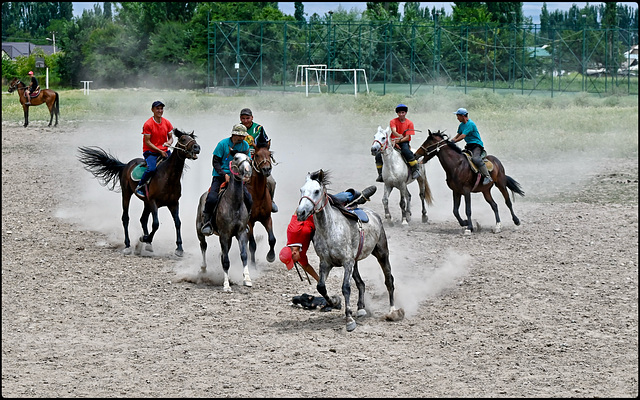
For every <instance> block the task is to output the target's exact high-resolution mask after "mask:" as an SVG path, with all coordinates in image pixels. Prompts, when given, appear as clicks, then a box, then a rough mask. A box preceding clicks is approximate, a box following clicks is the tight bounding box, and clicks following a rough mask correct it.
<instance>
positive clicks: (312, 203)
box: [296, 169, 330, 221]
mask: <svg viewBox="0 0 640 400" xmlns="http://www.w3.org/2000/svg"><path fill="white" fill-rule="evenodd" d="M329 183H330V182H329V171H324V170H321V169H320V170H318V171H315V172H309V173H308V174H307V178H306V181H305V183H304V185H302V187H301V188H300V201H299V202H298V208H297V209H296V215H297V216H298V220H299V221H305V220H306V219H307V218H309V216H311V215H312V214H314V213H316V212H318V211H320V210H322V209H323V208H324V207H325V206H326V205H327V204H328V202H329V198H328V196H327V185H328V184H329Z"/></svg>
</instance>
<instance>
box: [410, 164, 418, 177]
mask: <svg viewBox="0 0 640 400" xmlns="http://www.w3.org/2000/svg"><path fill="white" fill-rule="evenodd" d="M414 162H415V161H414ZM410 168H411V178H413V179H418V178H420V171H419V170H418V163H417V162H416V163H415V164H413V165H411V166H410Z"/></svg>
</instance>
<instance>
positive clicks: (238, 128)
mask: <svg viewBox="0 0 640 400" xmlns="http://www.w3.org/2000/svg"><path fill="white" fill-rule="evenodd" d="M231 134H232V135H238V136H247V128H246V127H245V126H244V125H242V124H235V125H234V126H233V129H232V130H231Z"/></svg>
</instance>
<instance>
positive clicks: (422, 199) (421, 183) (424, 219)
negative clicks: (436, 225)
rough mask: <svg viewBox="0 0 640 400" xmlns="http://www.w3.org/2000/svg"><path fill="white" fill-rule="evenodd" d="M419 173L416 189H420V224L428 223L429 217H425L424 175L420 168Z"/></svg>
mask: <svg viewBox="0 0 640 400" xmlns="http://www.w3.org/2000/svg"><path fill="white" fill-rule="evenodd" d="M420 172H421V174H422V175H421V176H420V178H418V187H419V188H420V202H421V203H422V223H427V222H428V221H429V216H427V206H426V204H425V202H426V199H425V196H426V195H425V192H426V189H425V185H426V183H425V182H426V178H425V174H424V168H422V170H421V171H420Z"/></svg>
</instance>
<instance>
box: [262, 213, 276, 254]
mask: <svg viewBox="0 0 640 400" xmlns="http://www.w3.org/2000/svg"><path fill="white" fill-rule="evenodd" d="M264 227H265V229H266V230H267V236H269V252H268V253H267V261H268V262H273V261H274V260H275V259H276V251H275V247H276V235H274V234H273V220H272V219H271V217H269V219H268V220H267V224H266V225H264Z"/></svg>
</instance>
